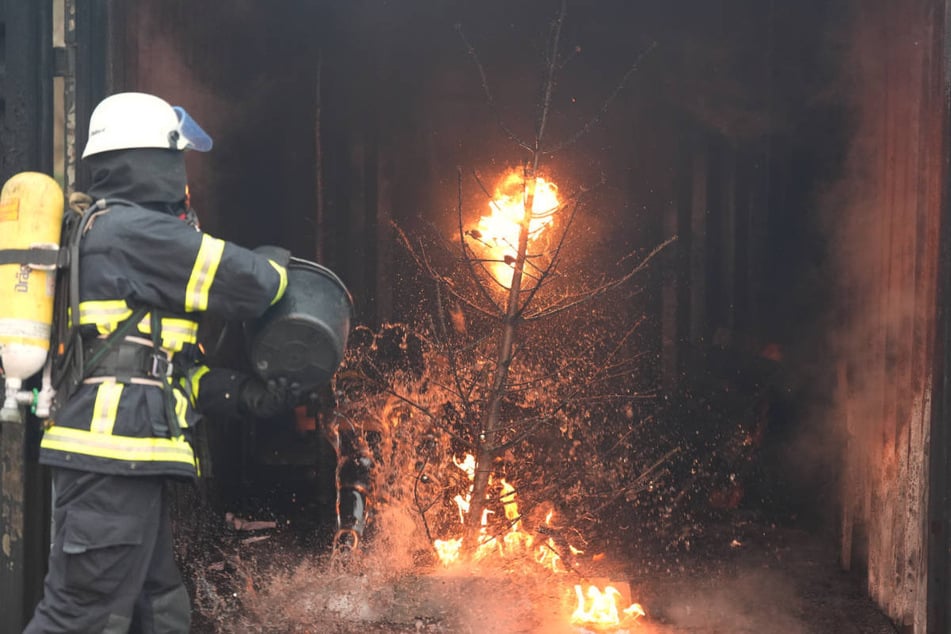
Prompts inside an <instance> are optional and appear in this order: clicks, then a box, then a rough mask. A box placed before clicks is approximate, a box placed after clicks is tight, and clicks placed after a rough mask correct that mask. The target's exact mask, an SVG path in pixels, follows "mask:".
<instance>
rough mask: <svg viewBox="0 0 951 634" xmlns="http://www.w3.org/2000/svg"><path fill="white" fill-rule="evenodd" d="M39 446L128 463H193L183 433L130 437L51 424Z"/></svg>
mask: <svg viewBox="0 0 951 634" xmlns="http://www.w3.org/2000/svg"><path fill="white" fill-rule="evenodd" d="M43 448H44V449H52V450H54V451H65V452H70V453H82V454H85V455H87V456H96V457H98V458H109V459H112V460H127V461H130V462H182V463H185V464H189V465H196V463H197V461H196V459H195V454H194V453H193V452H192V448H191V445H189V444H188V442H187V441H186V440H185V437H184V436H179V437H178V438H132V437H130V436H113V435H111V434H102V433H97V432H94V431H86V430H83V429H73V428H70V427H60V426H59V425H54V426H52V427H50V428H49V429H47V430H46V431H45V432H44V433H43Z"/></svg>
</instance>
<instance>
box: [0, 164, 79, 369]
mask: <svg viewBox="0 0 951 634" xmlns="http://www.w3.org/2000/svg"><path fill="white" fill-rule="evenodd" d="M62 222H63V190H62V189H61V188H60V186H59V184H58V183H57V182H56V181H55V180H53V179H52V178H50V177H49V176H47V175H46V174H41V173H38V172H21V173H19V174H16V175H14V176H12V177H11V178H10V179H9V180H8V181H7V182H6V183H5V184H4V185H3V190H2V192H0V252H3V251H4V250H5V249H49V250H55V249H58V248H59V241H60V230H61V229H62ZM55 289H56V267H55V265H42V264H30V263H26V264H19V263H13V264H0V360H2V363H3V370H4V373H5V374H6V376H7V379H8V381H9V379H14V380H16V382H17V383H19V381H20V380H25V379H28V378H30V377H31V376H33V375H34V374H36V373H37V372H39V371H40V370H41V369H42V368H43V365H44V364H45V363H46V357H47V355H48V353H49V347H50V330H51V327H52V324H53V296H54V294H55Z"/></svg>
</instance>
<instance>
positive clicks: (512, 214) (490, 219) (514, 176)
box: [468, 169, 560, 287]
mask: <svg viewBox="0 0 951 634" xmlns="http://www.w3.org/2000/svg"><path fill="white" fill-rule="evenodd" d="M526 196H527V193H526V187H525V179H524V177H523V175H522V174H521V172H520V170H518V169H511V170H509V171H508V172H507V173H506V174H505V176H503V177H502V180H501V182H500V183H499V185H498V186H497V187H496V190H495V195H494V197H493V199H492V200H491V201H490V202H489V209H490V213H489V215H487V216H482V218H480V219H479V222H478V224H477V225H476V227H475V228H474V229H472V230H470V231H469V232H468V235H469V237H470V238H472V239H473V240H475V242H476V243H478V246H477V250H478V251H479V252H480V255H482V256H483V257H484V258H485V259H486V260H487V263H486V266H487V268H488V270H489V271H490V272H491V274H492V277H494V278H495V280H496V281H497V282H499V283H500V284H502V285H503V286H505V287H508V286H509V285H511V282H512V274H513V272H514V268H513V264H514V263H515V258H516V255H517V253H518V236H519V231H520V230H521V223H522V219H523V218H524V217H525V204H526ZM559 204H560V203H559V202H558V187H557V186H556V185H555V184H554V183H551V182H549V181H547V180H545V179H544V178H541V177H538V178H536V179H535V198H534V199H533V201H532V211H531V213H532V216H531V219H530V220H529V223H528V240H529V247H531V245H532V243H534V242H537V241H538V239H539V238H540V237H541V236H542V235H543V234H544V232H545V229H547V228H548V227H549V226H550V225H551V223H552V222H553V220H554V214H555V212H556V211H557V210H558V205H559ZM537 255H538V254H537V253H534V252H533V251H532V250H531V248H529V252H528V257H529V265H527V266H526V269H525V271H526V274H527V275H529V276H531V273H532V265H531V258H532V257H533V256H537Z"/></svg>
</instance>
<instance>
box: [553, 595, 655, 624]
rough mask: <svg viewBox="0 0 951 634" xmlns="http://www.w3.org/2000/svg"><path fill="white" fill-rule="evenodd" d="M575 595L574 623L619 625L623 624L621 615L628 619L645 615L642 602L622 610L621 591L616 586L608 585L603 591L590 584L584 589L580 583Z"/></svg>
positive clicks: (572, 618) (572, 619)
mask: <svg viewBox="0 0 951 634" xmlns="http://www.w3.org/2000/svg"><path fill="white" fill-rule="evenodd" d="M575 595H576V596H577V597H578V607H577V608H575V611H574V612H573V613H572V615H571V623H572V624H573V625H593V626H596V627H617V626H619V625H621V621H622V619H621V615H622V614H623V615H624V617H625V620H626V619H631V620H635V619H637V618H638V617H641V616H644V614H645V612H644V608H642V607H641V604H640V603H632V604H631V605H630V606H628V607H626V608H624V609H623V610H620V609H619V608H618V599H620V598H621V596H622V595H621V591H620V590H618V589H617V588H615V587H614V586H606V587H605V588H604V591H603V592H602V591H601V589H600V588H598V586H594V585H591V586H588V590H587V591H582V589H581V586H580V585H576V586H575Z"/></svg>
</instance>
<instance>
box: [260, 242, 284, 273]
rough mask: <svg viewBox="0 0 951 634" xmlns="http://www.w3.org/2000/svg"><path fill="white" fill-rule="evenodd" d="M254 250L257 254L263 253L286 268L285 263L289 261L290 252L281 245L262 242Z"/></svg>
mask: <svg viewBox="0 0 951 634" xmlns="http://www.w3.org/2000/svg"><path fill="white" fill-rule="evenodd" d="M254 252H255V253H257V254H258V255H263V256H264V257H266V258H267V259H268V260H272V261H274V262H276V263H278V264H280V265H281V266H283V267H284V268H287V265H288V264H290V261H291V252H290V251H288V250H287V249H285V248H283V247H278V246H274V245H273V244H263V245H261V246H259V247H258V248H256V249H254Z"/></svg>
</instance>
